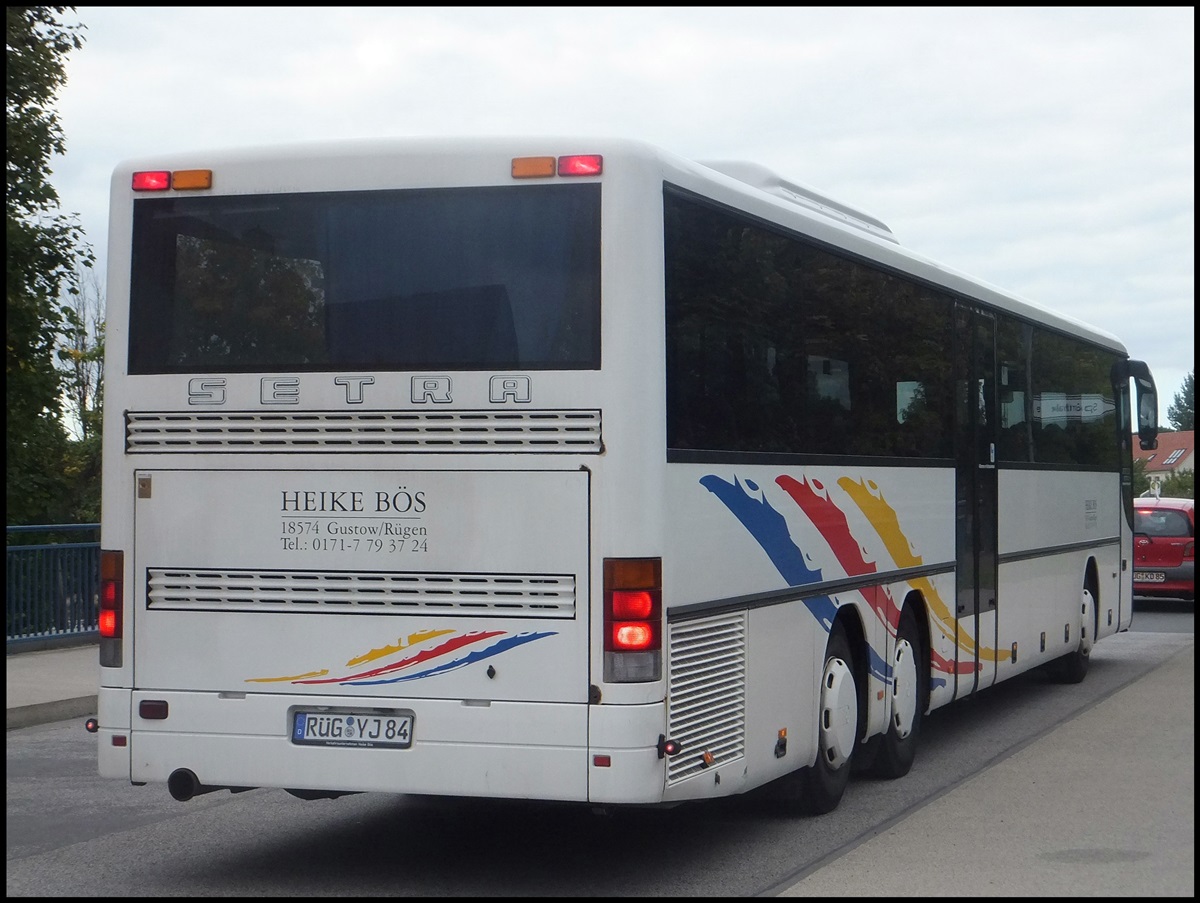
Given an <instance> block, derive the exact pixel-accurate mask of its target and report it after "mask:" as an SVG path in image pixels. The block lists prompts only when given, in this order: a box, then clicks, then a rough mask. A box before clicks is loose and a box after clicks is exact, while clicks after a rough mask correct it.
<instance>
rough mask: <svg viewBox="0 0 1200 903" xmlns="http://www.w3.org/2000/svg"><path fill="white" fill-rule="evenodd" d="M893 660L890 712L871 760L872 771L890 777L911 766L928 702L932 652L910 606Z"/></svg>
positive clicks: (905, 771)
mask: <svg viewBox="0 0 1200 903" xmlns="http://www.w3.org/2000/svg"><path fill="white" fill-rule="evenodd" d="M891 664H892V687H891V691H892V710H891V715H890V717H889V719H888V729H887V731H886V732H885V733H884V734H883V736H881V737H880V738H879V741H878V744H877V745H876V747H875V760H874V761H873V762H872V763H871V773H872V774H873V775H875V776H876V777H880V778H888V779H892V778H901V777H904V775H906V774H908V771H909V769H910V768H912V764H913V761H914V760H915V759H916V757H917V746H918V744H919V743H920V739H921V723H922V721H923V720H924V717H925V709H926V707H927V706H928V704H929V690H928V687H929V656H928V655H927V654H926V652H925V644H924V642H923V641H922V639H921V631H920V630H919V629H918V627H917V619H916V615H914V614H913V610H912V609H911V608H906V609H904V613H903V614H902V615H901V616H900V624H899V628H898V629H897V631H896V649H895V652H894V653H893V655H892V662H891Z"/></svg>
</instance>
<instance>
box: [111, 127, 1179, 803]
mask: <svg viewBox="0 0 1200 903" xmlns="http://www.w3.org/2000/svg"><path fill="white" fill-rule="evenodd" d="M108 273H109V277H108V279H109V281H108V289H107V300H108V310H107V331H108V338H107V355H108V357H107V360H106V364H105V375H106V383H107V384H106V388H105V393H106V404H105V426H104V443H105V445H104V477H103V518H102V524H103V525H102V541H101V545H102V549H103V554H102V575H101V576H102V620H101V641H100V658H101V668H100V687H99V708H98V716H97V723H96V724H94V725H92V727H93V728H94V729H95V730H97V732H98V747H99V752H98V760H99V771H100V773H101V774H102V775H103V776H106V777H112V778H122V779H124V780H127V781H129V782H131V783H133V784H139V785H140V784H145V783H165V784H166V786H167V789H168V790H169V792H170V794H171V795H172V796H173V797H174V798H175V799H178V800H187V799H190V798H192V797H193V796H195V795H197V794H200V793H205V792H208V791H213V790H219V789H230V790H241V789H247V788H281V789H285V790H287V791H289V792H291V793H292V794H294V795H296V796H299V797H301V798H316V797H330V796H337V795H341V794H346V793H355V792H370V791H382V792H390V793H414V794H426V795H454V796H476V797H496V798H520V799H538V800H557V801H573V802H578V803H587V804H589V805H592V806H596V807H607V806H622V805H630V806H632V805H673V804H678V803H681V802H684V801H692V800H703V799H709V798H714V797H724V796H730V795H734V794H740V793H743V792H746V791H749V790H752V789H755V788H760V787H761V788H764V789H763V793H765V794H768V795H771V796H774V797H777V798H778V799H780V800H784V801H786V802H787V804H788V805H790V806H793V807H794V808H795V810H796V811H799V812H803V813H808V814H818V813H822V812H827V811H830V810H832V809H833V808H834V807H835V806H836V805H837V804H838V802H839V800H840V799H841V797H842V794H843V791H844V790H845V787H846V784H847V781H848V779H849V775H850V773H851V770H852V768H854V770H855V771H859V770H869V771H871V772H873V773H874V774H877V775H881V776H885V777H899V776H901V775H903V774H905V773H906V772H907V771H908V770H909V768H910V766H911V765H912V762H913V758H914V756H915V754H916V750H917V745H918V741H919V737H920V733H921V725H922V719H923V718H924V716H925V715H927V714H928V713H929V712H930V711H932V710H934V709H937V708H939V707H941V706H945V705H947V704H949V703H951V702H953V701H955V700H961V699H964V698H966V697H970V696H971V695H972V694H975V693H978V692H980V691H981V690H985V689H986V688H988V687H990V686H992V685H994V684H996V683H998V682H1000V681H1003V680H1006V679H1007V678H1010V677H1013V676H1014V675H1017V674H1020V673H1022V672H1025V671H1027V670H1029V669H1031V668H1038V667H1045V668H1048V669H1053V670H1054V671H1055V672H1056V674H1058V675H1059V676H1060V677H1061V678H1063V679H1065V680H1068V681H1078V680H1081V679H1082V678H1083V676H1084V674H1085V673H1086V670H1087V665H1088V657H1089V653H1090V650H1091V647H1092V644H1093V642H1095V641H1096V640H1097V639H1100V638H1103V637H1105V636H1107V635H1110V634H1113V633H1116V632H1118V631H1122V630H1125V629H1127V628H1128V627H1129V624H1130V620H1131V613H1132V586H1131V575H1132V571H1131V560H1132V517H1133V512H1132V454H1131V447H1132V442H1133V441H1134V433H1135V432H1136V434H1137V436H1138V439H1139V441H1140V443H1141V446H1142V447H1143V448H1146V447H1153V444H1154V442H1155V435H1156V432H1157V423H1156V417H1157V399H1156V392H1155V387H1154V381H1153V378H1152V376H1151V374H1150V372H1149V370H1148V368H1147V367H1146V366H1145V364H1144V363H1142V362H1139V361H1135V360H1130V359H1129V356H1128V354H1127V351H1126V349H1125V347H1124V346H1123V345H1122V344H1121V342H1120V341H1118V340H1117V339H1116V338H1114V337H1113V336H1111V335H1108V334H1106V333H1104V332H1102V331H1099V330H1096V329H1093V328H1091V327H1089V326H1086V325H1084V324H1082V323H1079V322H1077V321H1075V320H1073V319H1070V318H1067V317H1064V316H1060V315H1057V314H1055V313H1052V312H1050V311H1049V310H1047V309H1044V308H1042V307H1039V306H1035V305H1034V304H1032V303H1029V302H1027V301H1024V300H1021V299H1019V298H1017V297H1015V296H1014V295H1012V294H1009V293H1007V292H1005V291H1002V290H1000V289H998V288H994V287H992V286H989V285H986V284H984V283H981V282H979V281H977V280H975V279H972V278H970V277H968V276H966V275H963V274H961V273H959V272H956V271H954V270H952V269H949V268H947V267H945V266H943V265H940V264H938V263H935V262H933V261H931V260H929V259H926V258H925V257H922V256H920V255H918V254H916V253H914V252H912V251H910V250H907V249H906V248H905V247H904V246H903V245H901V244H900V243H899V242H898V240H897V238H896V237H895V236H894V235H893V234H892V232H891V231H890V230H889V229H888V228H887V226H886V225H884V224H883V223H882V222H880V221H879V220H878V219H875V218H874V217H872V216H870V215H868V214H866V213H864V212H863V211H861V210H858V209H855V208H853V207H851V206H848V205H846V204H844V203H840V202H838V201H836V200H834V199H832V198H830V197H827V196H825V195H823V194H821V193H820V192H818V191H815V190H813V189H811V188H809V187H806V186H804V185H802V184H798V183H794V182H790V181H787V180H785V179H783V178H781V177H779V176H778V175H776V174H774V173H772V172H770V171H768V170H766V169H764V168H762V167H759V166H755V165H752V164H747V163H740V162H713V163H707V164H701V163H697V162H692V161H689V160H686V159H683V158H681V157H678V156H675V155H673V154H671V153H667V152H665V151H662V150H659V149H656V148H653V147H650V146H648V145H645V144H642V143H638V142H631V141H616V140H607V139H605V140H595V139H579V138H546V139H534V138H517V139H499V138H494V139H481V140H462V139H452V140H429V139H425V140H386V141H361V142H347V143H328V144H314V145H303V146H289V147H275V148H259V149H245V150H224V151H208V152H198V153H177V154H170V155H163V156H161V157H155V158H151V159H144V160H137V161H131V162H125V163H122V164H121V165H119V166H118V167H117V169H116V170H115V173H114V175H113V178H112V200H111V225H110V251H109V267H108ZM767 785H770V786H767Z"/></svg>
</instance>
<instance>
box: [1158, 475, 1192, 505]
mask: <svg viewBox="0 0 1200 903" xmlns="http://www.w3.org/2000/svg"><path fill="white" fill-rule="evenodd" d="M1159 495H1161V496H1163V497H1165V498H1172V499H1194V498H1195V497H1196V474H1195V472H1194V471H1191V470H1182V471H1180V472H1179V473H1173V474H1171V475H1170V476H1169V477H1167V478H1166V479H1165V480H1163V481H1162V486H1161V487H1159Z"/></svg>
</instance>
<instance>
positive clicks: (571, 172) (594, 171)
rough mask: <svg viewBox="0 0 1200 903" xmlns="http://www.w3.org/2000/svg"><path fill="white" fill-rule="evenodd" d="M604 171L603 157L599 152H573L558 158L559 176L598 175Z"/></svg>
mask: <svg viewBox="0 0 1200 903" xmlns="http://www.w3.org/2000/svg"><path fill="white" fill-rule="evenodd" d="M602 172H604V158H603V157H602V156H600V155H599V154H573V155H572V156H569V157H559V158H558V174H559V175H560V176H598V175H600V174H601V173H602Z"/></svg>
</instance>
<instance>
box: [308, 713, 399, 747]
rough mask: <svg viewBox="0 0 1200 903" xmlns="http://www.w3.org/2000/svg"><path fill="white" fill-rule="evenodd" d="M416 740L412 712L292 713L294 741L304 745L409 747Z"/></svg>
mask: <svg viewBox="0 0 1200 903" xmlns="http://www.w3.org/2000/svg"><path fill="white" fill-rule="evenodd" d="M412 740H413V716H412V713H411V712H386V713H384V712H328V711H325V712H308V711H296V712H293V713H292V742H293V743H297V744H300V745H302V746H352V747H356V748H359V749H373V748H385V749H408V748H409V747H410V746H412Z"/></svg>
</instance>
